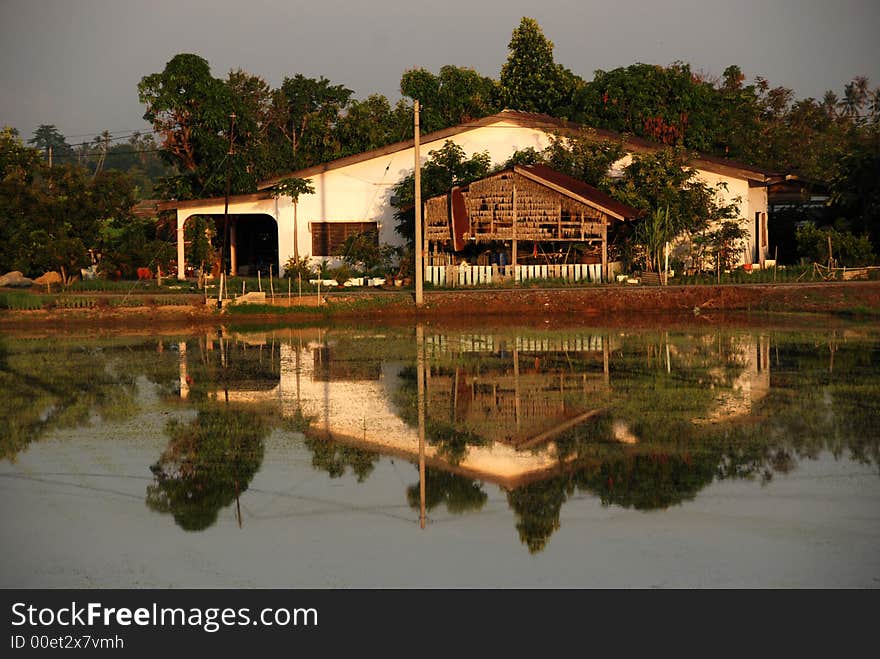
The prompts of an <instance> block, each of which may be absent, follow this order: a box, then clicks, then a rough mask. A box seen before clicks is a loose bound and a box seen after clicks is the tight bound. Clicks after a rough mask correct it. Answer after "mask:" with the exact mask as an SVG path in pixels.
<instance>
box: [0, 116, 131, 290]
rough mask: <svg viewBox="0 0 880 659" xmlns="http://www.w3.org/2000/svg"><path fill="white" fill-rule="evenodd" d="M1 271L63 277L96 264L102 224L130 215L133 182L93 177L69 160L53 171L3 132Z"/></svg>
mask: <svg viewBox="0 0 880 659" xmlns="http://www.w3.org/2000/svg"><path fill="white" fill-rule="evenodd" d="M0 168H2V181H0V187H2V194H0V220H2V221H0V238H2V239H3V240H4V249H3V251H2V252H0V269H4V268H5V270H4V272H5V271H6V270H13V269H14V270H21V271H22V272H24V273H26V274H28V275H32V276H33V275H39V274H42V273H43V272H45V271H46V270H59V271H61V273H62V275H63V276H65V277H66V276H67V275H69V274H71V273H72V272H75V271H76V269H77V268H79V267H81V266H83V265H88V264H89V263H90V262H91V259H90V257H89V253H88V250H89V249H91V250H93V252H94V251H98V250H100V247H101V245H100V235H101V227H102V224H103V223H104V222H105V221H107V220H109V219H111V218H114V219H116V220H117V221H119V222H124V221H126V220H128V219H130V218H131V209H132V207H133V205H134V199H135V197H134V184H133V182H132V180H131V178H130V177H128V176H127V175H125V174H122V173H120V172H102V173H100V174H98V175H89V173H88V171H87V170H85V169H84V168H82V167H79V166H77V165H75V164H71V163H67V164H63V165H58V166H55V167H52V168H51V169H50V168H49V167H47V166H46V165H45V163H44V162H43V161H42V158H41V154H40V152H39V151H38V150H37V149H31V148H29V147H25V146H24V145H23V144H22V143H21V140H19V139H18V138H17V137H16V136H14V135H13V133H12V132H11V131H4V132H3V133H2V136H0Z"/></svg>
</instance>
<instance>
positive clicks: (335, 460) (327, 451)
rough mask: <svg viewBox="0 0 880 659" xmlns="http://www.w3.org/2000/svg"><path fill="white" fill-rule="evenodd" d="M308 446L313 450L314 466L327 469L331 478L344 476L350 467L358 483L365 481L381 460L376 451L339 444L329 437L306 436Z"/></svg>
mask: <svg viewBox="0 0 880 659" xmlns="http://www.w3.org/2000/svg"><path fill="white" fill-rule="evenodd" d="M306 446H307V447H308V449H309V450H310V451H311V452H312V466H313V467H314V468H315V469H320V470H321V471H326V472H327V473H328V474H329V475H330V478H339V477H340V476H343V475H344V474H345V470H346V468H347V467H350V468H351V470H352V472H354V474H355V476H357V480H358V483H363V482H364V481H365V480H366V479H367V476H369V475H370V474H371V473H372V471H373V469H374V467H375V466H376V462H378V460H379V454H378V453H376V452H375V451H366V450H364V449H361V448H356V447H354V446H346V445H344V444H337V443H336V442H333V441H331V440H329V439H321V438H318V437H306Z"/></svg>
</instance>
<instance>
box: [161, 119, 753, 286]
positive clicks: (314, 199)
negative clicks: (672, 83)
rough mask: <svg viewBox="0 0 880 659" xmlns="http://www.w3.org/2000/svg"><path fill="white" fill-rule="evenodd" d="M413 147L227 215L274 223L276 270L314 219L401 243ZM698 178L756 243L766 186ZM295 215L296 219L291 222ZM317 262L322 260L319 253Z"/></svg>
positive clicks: (308, 242)
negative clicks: (734, 206)
mask: <svg viewBox="0 0 880 659" xmlns="http://www.w3.org/2000/svg"><path fill="white" fill-rule="evenodd" d="M550 137H551V136H550V134H548V133H546V132H545V131H543V130H541V129H538V128H529V127H523V126H519V125H517V124H515V123H513V122H507V121H500V122H498V123H495V124H491V125H489V126H482V127H477V128H474V129H472V130H468V131H464V132H461V133H458V134H457V135H453V136H451V137H449V138H445V139H439V140H434V141H430V142H423V143H422V145H421V153H420V159H421V162H422V163H423V164H424V163H425V162H426V161H427V160H428V159H429V158H430V152H431V151H432V150H436V149H439V148H441V147H442V146H443V144H444V143H445V142H446V140H447V139H448V140H450V141H452V142H454V143H455V144H457V145H458V146H460V147H461V148H462V149H464V151H465V154H466V156H467V157H471V156H473V155H474V154H476V153H481V152H484V151H486V152H488V153H489V157H490V158H491V160H492V163H493V164H496V165H497V164H501V163H503V162H505V161H506V160H507V159H508V158H509V157H510V156H511V155H512V154H513V152H514V151H517V150H522V149H527V148H529V147H531V148H533V149H535V150H537V151H541V150H543V149H544V148H546V147H547V146H548V145H549V143H550ZM631 161H632V158H631V156H629V155H627V156H626V157H624V158H623V159H621V160H620V161H618V162H617V163H615V164H614V165H613V166H612V175H619V174H620V173H621V172H622V169H623V167H625V166H626V165H628V164H629V163H630V162H631ZM413 164H414V155H413V149H412V148H411V147H410V148H406V149H402V150H400V151H397V152H394V153H391V154H388V155H385V156H376V157H375V158H371V159H369V160H365V161H363V162H359V163H353V164H350V165H346V166H343V167H338V168H335V169H331V170H329V171H326V172H322V173H319V174H316V175H314V176H311V177H309V179H308V180H309V181H310V182H311V183H312V185H313V186H314V189H315V192H314V194H309V195H302V196H301V197H300V199H299V202H298V204H297V207H296V208H294V205H293V204H292V202H291V200H290V198H280V199H277V200H276V199H267V200H262V201H248V202H235V201H233V202H232V203H230V206H229V213H230V214H247V213H263V214H266V215H270V216H271V217H273V218H275V219H276V221H277V222H278V260H279V262H278V264H277V266H278V271H279V272H280V271H281V268H282V266H283V264H284V263H285V262H286V261H287V260H288V259H289V258H290V257H291V256H293V255H294V253H295V252H298V254H299V256H301V257H302V256H312V233H311V224H312V223H314V222H377V223H378V226H379V240H380V241H381V242H382V243H386V244H390V245H401V244H402V243H403V240H402V239H401V237H400V236H399V235H398V234H397V232H396V231H395V230H394V229H395V222H394V208H393V207H392V206H391V203H390V200H391V195H392V190H393V188H394V186H395V185H396V184H397V183H398V182H399V181H400V180H401V179H402V178H404V177H405V176H407V175H409V174H410V173H412V171H413ZM697 172H698V178H699V180H701V181H702V182H704V183H706V184H708V185H711V186H713V187H714V186H716V185H717V184H718V183H720V182H723V183H725V184H726V185H727V190H726V192H722V193H721V194H720V198H719V201H720V202H721V203H728V201H729V200H733V199H735V198H737V197H739V198H740V200H739V201H738V202H737V203H738V206H739V210H740V217H742V218H744V219H745V220H747V222H746V224H747V225H748V227H749V248H751V247H752V246H753V245H754V244H755V242H754V241H755V222H754V216H755V212H756V211H759V212H765V213H766V211H767V193H766V189H765V188H751V189H750V188H749V185H748V181H747V180H746V179H741V178H734V177H732V176H724V175H721V174H716V173H713V172H709V171H705V170H700V169H698V170H697ZM222 213H223V203H222V202H221V203H219V204H213V205H206V206H202V207H199V208H198V209H186V210H179V211H178V233H179V235H181V231H182V223H183V221H184V220H185V219H186V218H187V217H189V216H190V215H195V214H222ZM294 216H296V222H294ZM314 260H315V261H318V260H321V259H319V258H316V259H314Z"/></svg>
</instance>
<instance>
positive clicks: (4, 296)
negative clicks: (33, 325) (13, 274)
mask: <svg viewBox="0 0 880 659" xmlns="http://www.w3.org/2000/svg"><path fill="white" fill-rule="evenodd" d="M50 300H51V298H50V296H48V295H34V294H33V293H28V292H27V291H9V292H4V293H0V309H9V310H11V311H33V310H35V309H42V308H43V306H44V305H45V304H46V303H47V302H49V301H50Z"/></svg>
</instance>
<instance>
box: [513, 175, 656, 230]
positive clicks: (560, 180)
mask: <svg viewBox="0 0 880 659" xmlns="http://www.w3.org/2000/svg"><path fill="white" fill-rule="evenodd" d="M513 170H514V171H515V172H519V173H521V174H523V175H525V176H528V177H529V178H531V179H533V180H536V181H538V182H539V183H544V184H545V185H546V184H550V185H551V186H552V187H555V188H562V190H565V191H567V192H568V193H570V196H574V197H581V198H582V199H584V200H586V201H587V202H588V203H591V205H595V206H599V207H601V208H602V209H603V210H605V211H608V212H609V213H610V214H611V215H614V216H618V217H620V218H621V219H625V220H629V219H633V218H635V217H638V216H639V215H641V211H639V210H637V209H635V208H633V207H632V206H628V205H626V204H623V203H621V202H619V201H617V200H616V199H614V198H612V197H610V196H608V195H607V194H605V193H604V192H602V191H601V190H599V189H598V188H594V187H593V186H592V185H589V184H588V183H584V182H583V181H579V180H578V179H576V178H572V177H571V176H569V175H568V174H563V173H562V172H557V171H556V170H555V169H551V168H550V167H547V166H546V165H517V166H515V167H514V168H513Z"/></svg>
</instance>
